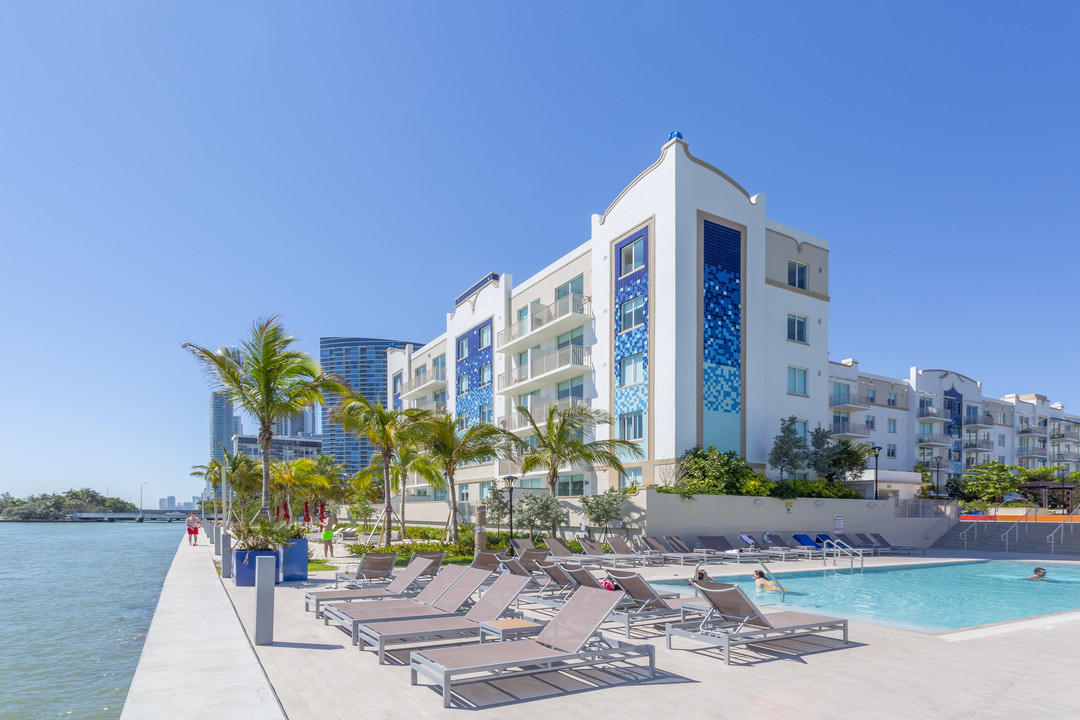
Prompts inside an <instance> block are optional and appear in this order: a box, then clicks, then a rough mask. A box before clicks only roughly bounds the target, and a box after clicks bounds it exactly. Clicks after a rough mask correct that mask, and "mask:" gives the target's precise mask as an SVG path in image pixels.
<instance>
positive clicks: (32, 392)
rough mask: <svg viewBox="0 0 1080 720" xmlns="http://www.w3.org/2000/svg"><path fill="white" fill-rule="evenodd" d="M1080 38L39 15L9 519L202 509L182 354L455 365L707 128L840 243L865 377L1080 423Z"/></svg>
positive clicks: (808, 222) (923, 18)
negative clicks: (482, 326)
mask: <svg viewBox="0 0 1080 720" xmlns="http://www.w3.org/2000/svg"><path fill="white" fill-rule="evenodd" d="M1077 7H1078V6H1076V5H1075V4H1073V3H1064V2H1058V3H1054V2H1048V3H1039V4H1019V3H1001V2H953V3H940V4H928V3H910V2H904V3H862V2H850V3H802V2H772V3H745V2H737V3H735V2H732V3H700V4H698V3H664V4H661V3H625V2H619V3H599V2H595V3H579V2H563V3H559V2H552V3H542V4H537V5H532V6H528V7H525V6H524V4H522V3H492V2H470V3H379V4H376V3H359V2H357V3H351V2H336V3H321V4H311V3H303V4H298V3H265V2H259V3H254V2H248V3H244V2H236V3H227V4H225V3H204V4H199V3H186V2H185V3H181V2H157V3H138V2H86V3H61V2H44V1H40V0H35V1H33V2H30V1H27V2H11V3H5V4H4V6H3V8H0V92H2V95H3V99H4V111H3V112H2V113H0V137H2V138H3V148H4V150H3V154H2V160H0V259H2V266H3V268H4V269H5V272H4V274H3V275H4V279H3V285H4V297H5V299H6V302H5V303H4V311H3V313H2V315H0V318H2V319H3V325H4V337H5V347H4V352H3V353H0V363H2V365H0V371H2V372H0V377H2V378H3V380H2V383H3V385H2V388H3V393H2V396H3V399H4V404H5V406H6V407H5V410H6V412H4V413H3V414H2V416H0V442H2V446H0V447H2V449H3V451H4V460H5V462H4V464H3V467H4V469H3V472H2V474H0V491H4V490H7V491H10V492H12V493H13V494H15V495H17V496H23V495H26V494H29V493H34V492H56V491H62V490H65V489H67V488H69V487H72V486H74V487H81V486H84V485H85V486H90V487H94V488H96V489H98V490H100V491H102V492H104V491H105V490H106V489H107V488H108V489H109V491H110V494H112V495H120V496H121V497H126V498H133V499H136V500H137V498H138V492H139V487H140V484H141V483H142V482H148V483H149V484H148V485H147V486H146V498H147V504H148V505H149V504H156V500H157V498H158V497H160V496H164V495H166V494H174V495H177V496H178V497H183V496H186V495H191V494H196V493H197V492H198V491H199V487H198V484H197V483H196V482H195V481H193V480H190V479H189V478H188V476H187V475H188V472H189V469H190V466H191V465H192V464H195V463H201V462H205V461H206V459H207V457H206V456H207V452H208V448H207V446H208V439H207V437H208V436H207V416H208V407H207V403H208V401H207V397H208V395H207V393H208V388H207V383H206V380H205V378H204V377H203V376H202V375H201V374H200V371H199V369H198V367H197V366H196V364H195V362H194V361H193V360H192V359H191V357H190V356H188V355H186V354H185V353H184V352H183V351H182V350H181V349H180V347H179V343H180V342H181V341H184V340H188V341H192V342H196V343H199V344H203V345H207V346H211V347H216V346H218V345H220V344H224V343H233V342H235V341H236V340H237V339H238V338H240V337H241V336H242V335H243V334H245V332H246V331H247V329H248V328H249V327H250V325H251V322H252V321H253V320H254V319H255V318H256V317H259V316H262V315H267V314H274V313H278V314H281V315H283V316H284V319H285V322H286V326H287V327H288V328H289V329H290V330H291V331H292V332H293V333H294V334H295V335H296V336H297V337H298V338H299V339H300V341H301V344H302V346H303V347H304V348H305V349H307V350H309V351H311V352H313V353H317V350H318V339H319V337H320V336H323V335H370V336H389V337H394V336H403V337H417V338H429V337H433V336H434V335H436V334H437V333H438V332H440V330H441V327H442V323H443V317H444V313H445V312H447V311H449V310H451V309H452V301H453V298H454V297H455V296H456V295H457V294H458V293H460V292H461V291H462V290H464V289H465V288H467V287H468V286H469V285H471V284H472V283H473V282H474V281H475V280H476V279H478V278H479V277H481V276H482V275H484V274H485V273H487V272H489V271H492V270H497V271H502V272H511V273H513V274H514V276H515V277H517V278H519V279H524V278H526V277H528V276H529V275H531V274H532V273H534V272H535V271H537V270H539V269H540V268H542V267H543V266H544V265H546V264H547V262H549V261H550V260H551V259H553V258H555V257H557V256H559V255H561V254H562V253H564V252H566V251H568V250H570V249H571V248H573V247H575V246H577V245H579V244H580V243H582V242H583V241H585V240H586V239H587V237H588V232H589V218H590V215H591V214H592V213H597V212H603V210H604V209H605V208H606V207H607V206H608V204H609V203H610V202H611V200H612V199H613V198H614V197H615V196H616V195H617V194H618V193H619V192H620V191H621V189H622V188H623V187H624V186H625V185H626V184H627V183H629V182H630V181H631V180H632V179H633V178H634V177H635V176H636V175H637V174H638V173H639V172H640V171H641V170H643V169H644V168H645V167H647V166H648V165H649V164H651V163H652V162H653V161H654V160H655V159H656V158H657V157H658V156H659V151H660V147H661V145H662V144H663V143H664V142H665V141H666V140H667V137H668V133H669V132H670V131H672V130H675V129H678V130H681V131H682V133H683V135H684V137H685V139H686V140H687V142H688V143H689V144H690V148H691V151H692V152H693V153H694V154H695V155H696V156H698V157H700V158H702V159H704V160H706V161H708V162H710V163H712V164H714V165H716V166H717V167H719V168H720V169H722V170H724V171H725V172H726V173H728V174H729V175H731V176H732V177H733V178H735V179H736V180H737V181H738V182H739V183H740V184H742V185H743V186H744V187H746V188H747V190H749V191H750V192H751V193H759V192H764V193H766V195H767V197H768V203H769V204H768V210H769V214H770V216H771V217H772V218H774V219H776V220H778V221H780V222H784V223H787V224H790V225H793V226H795V227H798V228H799V229H801V230H804V231H806V232H810V233H813V234H815V235H818V236H819V237H822V238H824V239H826V240H827V241H828V242H829V244H830V247H831V251H832V253H831V288H830V290H831V295H832V303H831V321H830V322H831V332H830V338H829V340H830V354H831V357H832V358H833V359H834V360H840V359H843V358H846V357H851V356H855V357H857V358H858V359H859V360H860V362H861V367H862V369H863V370H865V371H869V372H879V373H883V374H889V375H897V376H905V375H906V374H907V371H908V368H909V367H910V366H911V365H919V366H920V367H925V368H948V369H953V370H957V371H959V372H962V373H965V374H968V375H970V376H972V377H974V378H976V379H978V380H982V381H983V382H984V389H985V392H986V393H987V394H989V395H991V396H1001V395H1004V394H1007V393H1013V392H1017V393H1026V392H1039V393H1043V394H1046V395H1048V396H1049V397H1050V398H1051V399H1052V400H1060V401H1062V402H1064V403H1065V404H1066V407H1067V409H1068V410H1070V411H1073V412H1080V389H1078V388H1077V386H1076V384H1075V382H1073V378H1072V374H1073V372H1074V369H1073V366H1074V356H1075V354H1076V351H1077V341H1076V335H1075V331H1074V328H1075V327H1076V324H1077V321H1076V312H1075V311H1076V309H1077V303H1076V301H1075V296H1076V289H1075V287H1074V283H1073V277H1072V276H1073V275H1074V273H1075V272H1076V268H1077V266H1078V265H1080V263H1078V262H1077V261H1078V259H1080V258H1078V255H1080V251H1078V250H1077V244H1076V241H1075V236H1076V231H1077V228H1078V227H1080V218H1078V217H1077V215H1078V200H1080V193H1078V190H1080V180H1078V179H1077V178H1078V173H1077V172H1076V168H1077V167H1078V166H1080V152H1078V140H1077V133H1076V123H1077V120H1076V118H1077V115H1078V112H1077V110H1078V108H1077V97H1078V93H1077V90H1078V86H1080V83H1078V73H1080V44H1078V43H1077V42H1076V40H1075V34H1076V30H1077V28H1078V27H1080V23H1078V21H1080V10H1078V9H1077ZM405 287H408V288H409V289H410V292H409V293H408V296H407V297H400V295H401V291H402V289H403V288H405ZM391 300H392V301H391Z"/></svg>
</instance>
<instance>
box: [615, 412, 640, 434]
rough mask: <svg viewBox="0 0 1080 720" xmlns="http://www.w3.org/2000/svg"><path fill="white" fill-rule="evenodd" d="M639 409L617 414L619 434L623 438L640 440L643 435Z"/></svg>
mask: <svg viewBox="0 0 1080 720" xmlns="http://www.w3.org/2000/svg"><path fill="white" fill-rule="evenodd" d="M642 419H643V418H642V413H641V411H640V410H638V411H637V412H632V413H625V414H623V415H620V416H619V434H620V436H621V437H622V439H623V440H641V439H643V438H644V437H645V431H644V429H643V423H642Z"/></svg>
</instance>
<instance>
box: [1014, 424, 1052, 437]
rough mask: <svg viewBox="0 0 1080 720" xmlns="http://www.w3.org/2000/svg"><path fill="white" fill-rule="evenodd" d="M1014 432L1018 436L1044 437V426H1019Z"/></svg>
mask: <svg viewBox="0 0 1080 720" xmlns="http://www.w3.org/2000/svg"><path fill="white" fill-rule="evenodd" d="M1016 432H1017V434H1019V435H1045V434H1046V426H1045V425H1043V426H1040V425H1028V424H1021V425H1020V427H1018V428H1016Z"/></svg>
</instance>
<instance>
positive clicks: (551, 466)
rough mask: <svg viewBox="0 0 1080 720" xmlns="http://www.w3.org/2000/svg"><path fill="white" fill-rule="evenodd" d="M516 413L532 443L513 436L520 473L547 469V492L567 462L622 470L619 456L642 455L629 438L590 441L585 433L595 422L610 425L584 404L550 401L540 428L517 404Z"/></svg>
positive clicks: (553, 489) (554, 488) (554, 490)
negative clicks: (564, 405) (525, 424)
mask: <svg viewBox="0 0 1080 720" xmlns="http://www.w3.org/2000/svg"><path fill="white" fill-rule="evenodd" d="M517 410H518V412H519V413H521V415H522V416H523V417H524V418H525V420H526V421H527V422H528V423H529V427H530V428H531V429H532V433H531V435H532V437H533V440H534V442H535V444H534V443H528V442H525V441H524V440H522V439H521V438H518V437H513V439H512V440H511V444H512V446H513V447H514V449H515V451H516V453H517V454H518V455H519V456H520V457H521V472H522V473H527V472H530V471H532V470H539V469H545V470H547V483H548V487H549V488H551V494H552V495H557V494H558V486H559V468H561V467H564V466H567V465H587V466H589V467H596V466H606V467H610V468H612V469H614V470H616V471H618V472H619V474H622V473H623V472H625V469H624V468H623V464H622V459H621V458H620V455H622V456H624V457H626V456H629V457H632V458H640V457H641V456H642V452H641V447H640V446H639V444H638V443H636V442H631V441H629V440H591V441H588V442H587V441H586V440H585V436H586V435H587V434H589V433H591V432H592V431H593V430H594V429H595V428H596V426H597V425H610V424H611V417H610V416H609V415H608V414H607V413H606V412H604V411H603V410H591V409H589V408H587V407H585V406H584V405H571V406H570V407H568V408H565V409H563V410H560V409H559V408H558V407H557V406H556V405H555V404H554V403H552V404H551V405H548V408H547V411H548V412H547V424H546V425H544V428H543V430H541V429H540V428H539V427H538V426H537V423H536V420H535V419H534V418H533V416H532V413H530V412H529V409H528V408H527V407H525V406H523V405H520V406H518V409H517Z"/></svg>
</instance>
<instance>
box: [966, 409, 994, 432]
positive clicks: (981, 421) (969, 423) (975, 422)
mask: <svg viewBox="0 0 1080 720" xmlns="http://www.w3.org/2000/svg"><path fill="white" fill-rule="evenodd" d="M995 425H997V423H996V422H994V416H993V415H991V414H989V413H984V414H982V415H965V416H964V427H969V428H972V429H975V428H992V427H994V426H995Z"/></svg>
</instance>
